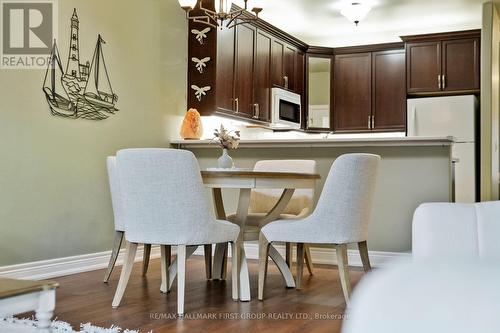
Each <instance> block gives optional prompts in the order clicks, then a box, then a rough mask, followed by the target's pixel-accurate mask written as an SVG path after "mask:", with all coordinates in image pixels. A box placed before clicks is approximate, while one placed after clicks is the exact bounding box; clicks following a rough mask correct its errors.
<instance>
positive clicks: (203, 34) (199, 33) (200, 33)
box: [191, 28, 211, 45]
mask: <svg viewBox="0 0 500 333" xmlns="http://www.w3.org/2000/svg"><path fill="white" fill-rule="evenodd" d="M210 30H211V29H210V28H205V29H203V30H201V31H200V30H198V29H191V33H192V34H194V35H195V36H196V40H197V41H198V42H200V44H202V45H203V40H204V39H206V38H207V37H208V36H207V34H208V33H209V32H210Z"/></svg>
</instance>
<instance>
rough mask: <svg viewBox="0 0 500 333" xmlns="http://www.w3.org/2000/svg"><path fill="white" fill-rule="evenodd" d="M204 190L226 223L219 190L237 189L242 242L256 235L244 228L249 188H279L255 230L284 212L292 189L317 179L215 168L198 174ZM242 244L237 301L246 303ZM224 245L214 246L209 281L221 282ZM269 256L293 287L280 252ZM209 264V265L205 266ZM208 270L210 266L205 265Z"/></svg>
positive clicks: (247, 283)
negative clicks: (269, 207) (211, 195)
mask: <svg viewBox="0 0 500 333" xmlns="http://www.w3.org/2000/svg"><path fill="white" fill-rule="evenodd" d="M201 175H202V178H203V183H204V185H205V187H207V188H211V189H212V193H213V200H214V208H215V213H216V217H217V218H218V219H221V220H226V219H227V215H226V211H225V208H224V202H223V200H222V189H239V199H238V206H237V210H236V215H235V219H233V222H235V223H237V224H238V225H239V226H240V228H241V233H242V234H241V235H240V237H241V238H242V239H244V240H245V241H256V240H258V232H250V233H247V232H246V231H248V230H247V229H249V227H248V226H247V225H246V222H247V216H248V208H249V205H250V194H251V191H252V189H283V193H282V194H281V197H280V198H279V200H278V201H277V202H276V204H275V205H274V207H273V208H272V209H271V210H270V211H269V212H268V213H267V214H266V215H265V216H263V217H262V219H261V220H260V221H258V227H259V228H261V227H263V226H265V225H266V224H267V223H269V222H271V221H273V220H276V219H278V218H279V216H280V215H281V214H282V213H283V211H284V209H285V208H286V206H287V205H288V203H289V202H290V199H291V198H292V196H293V193H294V191H295V190H296V189H308V188H314V187H315V185H316V180H318V179H319V178H320V176H319V175H318V174H308V173H294V172H259V171H250V170H241V169H230V170H227V169H218V170H205V171H202V172H201ZM243 243H244V242H241V244H242V245H241V252H240V253H241V256H240V262H239V265H238V266H239V274H238V276H239V283H238V286H239V299H240V300H241V301H249V300H250V299H251V297H250V280H249V274H248V265H247V259H246V255H245V249H244V246H243ZM227 248H228V246H227V244H217V245H216V249H215V255H214V262H213V266H212V267H213V271H212V272H211V275H212V278H214V279H223V278H224V277H225V272H226V269H225V266H226V259H225V258H227V255H225V254H226V253H227ZM210 249H211V246H210V245H208V248H207V247H206V248H205V250H206V251H209V250H210ZM269 256H270V257H271V259H272V260H273V261H274V262H275V263H276V265H277V266H278V269H279V270H280V272H281V274H282V275H283V278H284V280H285V283H286V285H287V287H290V288H294V287H295V281H294V279H293V275H292V273H291V272H290V269H289V267H288V265H287V263H286V262H285V260H284V259H283V257H282V256H281V255H280V253H279V252H278V251H277V250H276V249H275V248H274V247H273V246H270V249H269ZM208 264H209V263H208ZM207 266H208V267H210V265H207Z"/></svg>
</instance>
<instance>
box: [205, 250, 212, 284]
mask: <svg viewBox="0 0 500 333" xmlns="http://www.w3.org/2000/svg"><path fill="white" fill-rule="evenodd" d="M203 251H204V252H205V275H206V276H207V280H211V279H212V244H205V246H204V247H203Z"/></svg>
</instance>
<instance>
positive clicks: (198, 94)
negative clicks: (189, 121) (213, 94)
mask: <svg viewBox="0 0 500 333" xmlns="http://www.w3.org/2000/svg"><path fill="white" fill-rule="evenodd" d="M191 89H193V90H194V91H195V93H194V95H195V96H196V98H197V99H198V101H200V102H201V98H202V97H203V96H206V95H207V91H209V90H210V89H212V87H210V86H206V87H203V88H200V87H198V86H197V85H195V84H192V85H191Z"/></svg>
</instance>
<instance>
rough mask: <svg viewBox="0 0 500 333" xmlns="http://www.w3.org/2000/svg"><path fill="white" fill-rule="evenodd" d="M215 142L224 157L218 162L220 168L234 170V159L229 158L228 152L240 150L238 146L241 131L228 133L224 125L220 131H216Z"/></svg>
mask: <svg viewBox="0 0 500 333" xmlns="http://www.w3.org/2000/svg"><path fill="white" fill-rule="evenodd" d="M233 133H234V134H233ZM213 140H215V141H216V142H217V144H218V145H219V146H220V147H221V148H222V155H221V157H219V159H218V160H217V164H218V166H219V168H222V169H230V168H234V162H233V159H232V158H231V156H229V154H228V152H227V150H228V149H236V148H238V144H239V143H240V131H228V130H227V129H226V128H225V127H224V125H220V129H215V132H214V139H213Z"/></svg>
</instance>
